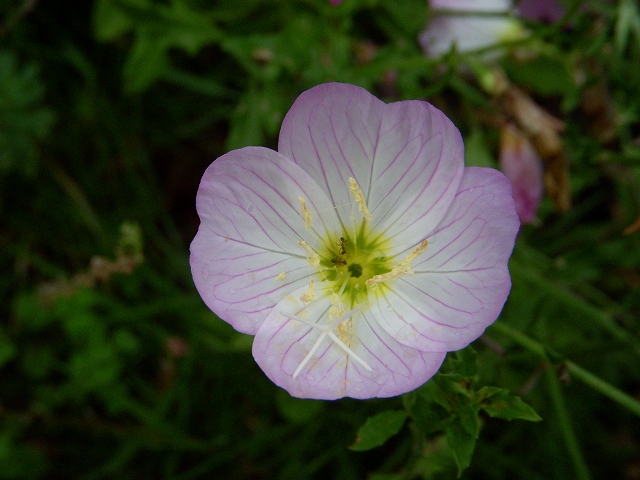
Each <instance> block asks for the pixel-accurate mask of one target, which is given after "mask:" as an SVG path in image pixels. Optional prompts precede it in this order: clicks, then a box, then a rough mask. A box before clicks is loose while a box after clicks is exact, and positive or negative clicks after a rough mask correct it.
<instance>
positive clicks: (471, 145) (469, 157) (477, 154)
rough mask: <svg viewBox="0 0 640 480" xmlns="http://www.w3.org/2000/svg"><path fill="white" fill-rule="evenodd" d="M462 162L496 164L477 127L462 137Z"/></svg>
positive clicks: (475, 165)
mask: <svg viewBox="0 0 640 480" xmlns="http://www.w3.org/2000/svg"><path fill="white" fill-rule="evenodd" d="M464 164H465V165H466V166H467V167H491V168H495V167H496V166H497V162H496V157H495V155H494V154H492V153H491V151H490V150H489V148H488V147H487V143H486V142H485V140H484V135H483V133H482V131H481V130H479V129H476V130H473V131H472V132H471V133H470V134H469V135H467V137H466V138H465V139H464ZM474 361H475V359H474Z"/></svg>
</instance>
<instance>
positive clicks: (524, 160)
mask: <svg viewBox="0 0 640 480" xmlns="http://www.w3.org/2000/svg"><path fill="white" fill-rule="evenodd" d="M500 169H501V170H502V171H503V172H504V174H505V175H506V176H507V178H508V179H509V180H510V181H511V186H512V188H513V199H514V201H515V202H516V211H517V212H518V216H519V217H520V221H521V222H522V223H533V222H535V220H536V212H537V211H538V206H539V205H540V200H541V199H542V192H543V180H542V178H543V177H542V175H543V174H542V161H541V159H540V157H539V156H538V154H537V153H536V151H535V149H534V148H533V146H532V145H531V143H529V140H527V137H525V135H524V134H523V133H522V132H520V131H519V130H518V129H517V128H516V127H515V126H513V125H507V126H506V127H503V129H502V131H501V132H500Z"/></svg>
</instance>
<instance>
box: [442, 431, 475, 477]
mask: <svg viewBox="0 0 640 480" xmlns="http://www.w3.org/2000/svg"><path fill="white" fill-rule="evenodd" d="M447 442H448V443H449V447H451V452H452V453H453V458H454V460H455V461H456V465H457V466H458V476H460V474H461V473H462V472H463V471H464V470H465V469H466V468H467V467H468V466H469V464H470V463H471V457H472V456H473V451H474V450H475V448H476V439H475V437H474V436H473V435H471V434H469V432H467V430H466V429H465V427H464V426H463V425H462V423H460V422H456V423H454V424H453V425H451V426H450V427H449V428H447Z"/></svg>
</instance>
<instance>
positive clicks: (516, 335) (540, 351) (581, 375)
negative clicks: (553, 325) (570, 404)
mask: <svg viewBox="0 0 640 480" xmlns="http://www.w3.org/2000/svg"><path fill="white" fill-rule="evenodd" d="M491 330H494V331H496V332H499V333H500V334H501V335H504V336H505V337H508V338H510V339H511V340H513V341H514V342H516V343H517V344H519V345H521V346H522V347H524V348H526V349H527V350H529V351H530V352H531V353H534V354H536V355H537V356H539V357H540V358H542V359H544V360H547V361H549V362H551V361H555V360H556V355H557V354H555V353H554V354H553V357H554V358H550V353H551V352H550V350H549V349H547V348H546V347H545V346H544V345H543V344H542V343H540V342H538V341H536V340H534V339H532V338H531V337H528V336H527V335H525V334H524V333H522V332H520V331H518V330H516V329H514V328H512V327H510V326H509V325H505V324H504V323H503V322H496V323H494V324H493V325H492V326H491ZM562 361H563V362H564V364H565V366H566V367H567V370H568V371H569V373H571V374H572V375H573V377H574V378H577V379H578V380H581V381H582V382H583V383H585V384H586V385H589V386H590V387H591V388H593V389H594V390H596V391H597V392H599V393H601V394H602V395H604V396H605V397H607V398H609V399H611V400H613V401H614V402H617V403H619V404H620V405H622V406H623V407H625V408H627V409H628V410H629V411H630V412H632V413H634V414H635V415H637V416H638V417H640V402H639V401H638V400H636V399H635V398H633V397H631V396H630V395H627V394H626V393H624V392H623V391H622V390H620V389H618V388H616V387H614V386H613V385H611V384H610V383H608V382H605V381H604V380H602V379H601V378H600V377H598V376H596V375H594V374H593V373H591V372H589V371H587V370H585V369H584V368H582V367H580V366H579V365H577V364H575V363H574V362H572V361H570V360H564V359H562Z"/></svg>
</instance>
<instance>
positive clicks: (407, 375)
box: [253, 286, 445, 400]
mask: <svg viewBox="0 0 640 480" xmlns="http://www.w3.org/2000/svg"><path fill="white" fill-rule="evenodd" d="M321 288H322V287H321V286H319V289H321ZM305 290H306V289H304V288H303V289H300V290H298V291H297V292H294V293H292V294H291V295H290V296H289V297H287V298H286V299H284V300H283V301H282V302H281V303H279V304H278V305H276V307H275V308H274V309H273V312H272V313H271V314H270V315H269V316H268V317H267V319H266V320H265V321H264V323H263V324H262V325H261V327H260V328H259V329H258V332H257V333H256V337H255V339H254V342H253V356H254V358H255V359H256V362H257V363H258V365H260V367H261V368H262V370H264V372H265V373H266V374H267V376H268V377H269V378H270V379H271V380H272V381H273V382H274V383H275V384H276V385H278V386H280V387H282V388H284V389H285V390H287V391H288V392H289V393H290V394H291V395H293V396H295V397H301V398H318V399H325V400H333V399H336V398H341V397H353V398H372V397H391V396H395V395H400V394H402V393H405V392H407V391H410V390H412V389H414V388H416V387H418V386H420V385H422V384H423V383H424V382H426V381H427V380H428V379H429V378H431V377H432V376H433V375H434V374H435V373H436V371H437V370H438V368H439V367H440V365H441V364H442V361H443V360H444V357H445V353H431V352H421V351H419V350H416V349H414V348H411V347H408V346H406V345H402V344H400V343H398V342H397V341H396V340H395V339H393V338H392V337H391V336H389V335H388V334H387V333H386V332H385V331H384V330H383V329H382V328H381V327H380V326H379V325H378V322H377V320H376V318H375V317H374V316H373V315H372V314H371V313H370V312H365V313H364V314H362V313H356V314H355V315H354V317H353V320H352V324H351V326H350V327H348V328H347V327H345V328H346V331H344V332H343V334H342V337H341V338H342V339H345V340H346V341H347V343H348V347H349V348H350V349H352V351H353V353H355V355H357V356H358V358H359V359H360V360H361V361H362V362H364V363H365V364H366V365H367V366H368V367H369V368H370V370H369V369H368V368H366V367H365V366H364V365H363V364H362V362H360V361H357V360H355V359H354V358H353V357H352V356H351V355H349V354H348V353H347V352H346V351H345V350H343V349H342V348H341V347H339V346H338V345H337V344H336V343H335V342H334V341H333V340H331V339H330V338H329V337H327V336H325V337H324V339H323V340H322V342H321V343H320V344H319V345H318V346H317V347H316V350H315V353H314V354H313V355H312V357H310V360H309V361H308V362H307V363H306V364H304V366H303V368H302V369H301V370H300V373H299V374H298V376H297V377H296V378H293V375H294V373H295V372H296V370H297V369H298V367H299V366H300V364H301V363H302V362H303V360H304V359H305V357H307V355H308V354H309V352H310V351H311V350H312V348H313V347H314V345H315V344H316V342H317V340H318V337H319V336H320V335H321V332H320V331H319V330H318V329H316V328H313V327H311V326H309V325H307V324H305V323H301V322H298V321H295V320H292V319H290V318H288V317H286V316H285V315H283V313H286V314H291V315H296V316H299V317H303V318H305V319H307V320H310V321H314V320H315V319H317V318H318V317H321V316H322V315H323V314H324V313H325V312H327V311H328V310H329V308H330V307H331V299H330V297H329V296H325V297H321V298H319V299H318V300H316V301H315V302H312V303H311V304H309V305H307V306H305V305H303V304H302V302H301V301H300V300H299V298H300V296H301V295H302V294H303V293H304V292H305ZM326 322H327V318H326V315H325V316H323V318H321V320H320V321H319V322H318V323H319V324H326ZM333 331H334V333H335V334H336V335H340V332H339V329H338V328H336V329H335V330H333ZM339 338H340V337H339Z"/></svg>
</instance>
